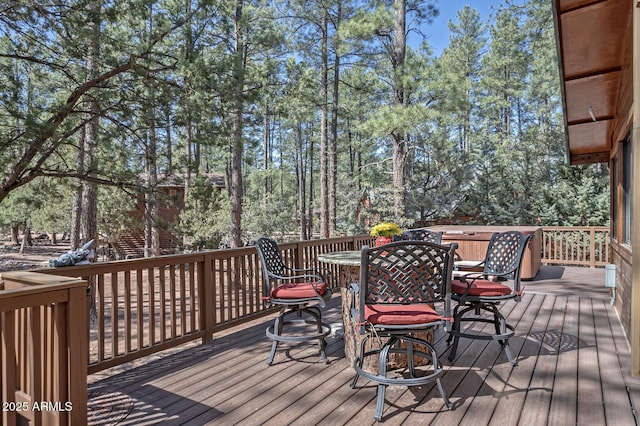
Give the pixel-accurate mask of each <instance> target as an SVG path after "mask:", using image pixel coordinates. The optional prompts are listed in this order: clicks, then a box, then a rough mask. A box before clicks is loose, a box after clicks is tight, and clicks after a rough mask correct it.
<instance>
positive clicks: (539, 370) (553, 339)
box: [89, 267, 640, 426]
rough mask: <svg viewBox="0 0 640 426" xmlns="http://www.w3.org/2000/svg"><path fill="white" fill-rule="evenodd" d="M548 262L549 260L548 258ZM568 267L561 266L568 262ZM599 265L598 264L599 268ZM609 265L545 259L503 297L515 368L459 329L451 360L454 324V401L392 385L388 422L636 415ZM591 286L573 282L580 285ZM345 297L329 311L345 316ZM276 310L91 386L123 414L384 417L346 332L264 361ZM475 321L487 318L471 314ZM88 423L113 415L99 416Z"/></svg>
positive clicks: (225, 419)
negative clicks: (116, 396)
mask: <svg viewBox="0 0 640 426" xmlns="http://www.w3.org/2000/svg"><path fill="white" fill-rule="evenodd" d="M543 268H545V267H543ZM559 272H561V273H559ZM600 272H601V274H600ZM603 283H604V271H600V270H595V273H594V271H593V270H591V271H589V273H585V271H584V269H581V268H568V267H567V268H561V269H559V268H558V267H546V268H545V270H544V274H543V278H541V279H539V280H538V279H536V280H533V281H531V282H528V283H527V286H526V292H525V295H524V297H523V300H522V302H521V303H513V302H507V303H506V304H505V305H504V307H503V308H504V309H503V312H505V313H506V314H507V315H506V316H507V318H508V321H509V322H510V323H512V324H515V325H516V335H515V336H514V337H513V338H512V339H511V349H512V351H513V353H514V354H515V355H516V356H517V358H518V361H519V363H518V365H517V366H516V367H512V366H511V364H510V363H509V362H508V360H507V358H506V356H505V354H504V352H503V351H502V349H501V346H500V345H499V344H498V343H497V342H492V341H481V340H470V339H461V341H460V346H459V348H458V353H457V354H456V357H455V359H454V360H453V362H450V361H449V360H448V353H447V342H446V334H445V333H444V332H443V331H442V330H438V332H437V333H436V339H435V347H436V349H437V350H438V352H439V353H440V354H441V359H442V362H443V364H444V366H445V370H446V371H445V374H444V375H443V376H442V379H441V380H442V383H443V386H444V388H445V390H446V392H447V394H448V395H449V398H450V400H451V402H452V403H453V404H454V408H453V409H452V410H446V409H445V408H444V404H443V401H442V398H441V397H440V395H439V392H438V390H437V388H436V387H435V385H431V384H430V385H427V386H424V387H416V388H404V387H389V388H388V389H387V395H386V401H385V409H384V413H383V421H384V422H385V424H388V425H401V424H411V425H420V424H437V425H439V426H447V425H491V424H495V425H500V426H504V425H535V424H539V425H546V424H549V425H556V424H598V425H612V426H613V425H615V426H618V425H623V426H625V425H634V424H637V419H636V418H635V414H636V407H637V404H638V403H639V402H640V380H638V379H636V378H632V377H630V375H629V371H630V354H629V347H628V344H627V340H626V337H625V335H624V332H623V331H622V328H621V326H620V321H619V319H618V316H617V314H616V312H615V309H614V308H613V306H611V304H610V303H609V293H608V289H605V288H604V285H603ZM578 288H582V290H584V291H580V292H579V293H576V289H578ZM340 311H341V309H340V300H339V297H338V296H336V297H334V299H333V300H332V301H331V302H330V304H329V306H328V307H327V309H326V310H325V314H324V315H325V319H326V320H327V321H328V322H330V323H333V324H339V323H340V322H341V317H340V315H341V312H340ZM271 321H272V317H266V318H263V319H259V320H255V321H253V322H251V323H249V324H245V325H244V326H239V327H236V328H235V329H232V330H228V331H227V332H225V333H224V334H223V335H220V336H214V340H213V341H212V342H210V343H207V344H204V345H194V344H191V345H189V346H188V347H185V348H184V349H183V350H180V351H174V352H173V353H171V354H168V355H166V356H164V357H161V358H158V359H153V360H149V361H148V362H146V363H140V365H138V366H136V367H132V368H131V369H129V370H126V371H124V372H121V373H117V374H109V373H103V374H101V376H100V378H94V379H95V380H94V381H92V383H91V384H90V385H89V390H90V392H91V391H97V390H99V391H105V392H117V393H120V394H123V395H126V396H127V397H128V398H129V399H130V401H132V403H133V408H132V409H131V411H130V413H129V414H128V416H127V417H126V418H125V419H124V420H123V421H121V422H120V423H118V425H156V424H161V425H194V424H198V425H205V424H211V425H235V424H242V425H258V424H265V425H283V424H291V425H303V426H309V425H316V424H319V425H375V424H376V422H375V420H374V419H373V413H374V411H375V397H376V387H375V385H373V384H372V383H370V382H368V381H367V380H365V379H363V378H360V380H359V381H358V384H357V386H356V388H355V389H351V388H350V386H349V384H350V382H351V380H352V378H353V374H354V373H353V369H352V368H351V367H350V366H349V365H348V363H347V361H346V359H345V358H344V347H343V341H342V339H341V338H340V336H335V335H331V336H330V337H329V338H328V342H327V343H328V347H327V354H328V357H329V360H330V363H329V364H328V365H324V364H323V363H321V362H320V360H319V355H318V348H317V345H289V346H288V345H282V348H279V349H278V352H277V354H276V358H275V362H274V365H272V366H267V365H266V359H267V357H268V352H269V349H270V342H269V341H268V340H267V339H266V337H265V335H264V330H265V328H266V327H267V325H268V324H269V323H270V322H271ZM470 327H473V330H475V331H482V329H483V328H486V327H488V326H487V325H484V324H473V325H470ZM92 422H93V423H91V422H90V424H101V425H105V424H109V422H108V418H106V419H95V418H92Z"/></svg>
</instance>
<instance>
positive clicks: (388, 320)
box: [364, 303, 442, 325]
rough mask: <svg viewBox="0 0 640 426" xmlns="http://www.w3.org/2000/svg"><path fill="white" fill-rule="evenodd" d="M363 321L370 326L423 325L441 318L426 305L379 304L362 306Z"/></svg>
mask: <svg viewBox="0 0 640 426" xmlns="http://www.w3.org/2000/svg"><path fill="white" fill-rule="evenodd" d="M364 315H365V320H366V321H369V322H370V323H371V324H380V325H382V324H387V325H402V324H424V323H429V322H433V321H438V320H441V319H442V317H441V316H440V315H438V313H437V312H436V311H435V310H434V309H433V308H432V307H431V306H430V305H427V304H426V303H415V304H412V305H394V304H379V305H365V306H364Z"/></svg>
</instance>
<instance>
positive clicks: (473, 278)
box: [447, 231, 532, 366]
mask: <svg viewBox="0 0 640 426" xmlns="http://www.w3.org/2000/svg"><path fill="white" fill-rule="evenodd" d="M531 237H532V235H527V236H525V235H523V234H522V233H521V232H518V231H507V232H502V233H495V234H493V235H492V237H491V240H490V241H489V246H488V247H487V252H486V255H485V259H484V260H483V261H482V262H481V263H479V265H480V266H482V272H468V273H465V272H464V271H454V272H453V274H454V279H453V280H452V281H451V298H452V299H453V300H454V301H456V302H458V305H457V306H456V307H455V308H454V310H453V328H452V329H451V332H450V334H449V337H448V339H447V342H448V343H449V344H451V341H453V345H451V352H449V360H450V361H453V359H454V358H455V356H456V351H457V349H458V342H459V339H460V337H464V338H469V339H480V340H497V341H498V342H500V344H501V345H502V347H503V349H504V351H505V353H506V355H507V358H508V359H509V362H510V363H511V364H512V365H514V366H515V365H516V364H517V363H518V361H517V359H516V358H515V357H514V356H513V354H512V352H511V348H510V347H509V338H510V337H511V336H513V335H514V333H515V328H514V327H513V326H512V325H510V324H507V322H506V319H505V318H504V316H503V315H502V314H501V313H500V310H499V307H500V304H501V303H502V302H504V301H506V300H512V299H513V300H515V301H516V302H519V301H520V297H521V295H522V288H521V283H520V272H521V268H522V259H523V257H524V256H523V255H524V251H525V249H526V247H527V244H528V242H529V239H530V238H531ZM506 279H510V280H511V283H512V285H511V286H510V285H507V283H501V282H499V281H500V280H506ZM486 312H488V313H489V316H488V317H487V316H486V315H484V316H483V314H484V313H486ZM463 322H481V323H488V324H493V328H494V329H495V334H494V333H493V332H491V333H484V332H473V331H466V330H465V329H463V328H462V323H463Z"/></svg>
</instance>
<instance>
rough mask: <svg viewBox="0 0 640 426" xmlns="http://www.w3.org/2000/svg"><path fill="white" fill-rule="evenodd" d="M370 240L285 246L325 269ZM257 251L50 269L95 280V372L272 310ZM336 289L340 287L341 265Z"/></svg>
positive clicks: (287, 254) (297, 259)
mask: <svg viewBox="0 0 640 426" xmlns="http://www.w3.org/2000/svg"><path fill="white" fill-rule="evenodd" d="M371 240H372V238H371V237H369V236H357V237H343V238H332V239H327V240H312V241H299V242H295V243H284V244H280V248H281V249H282V251H283V256H284V258H285V261H286V262H287V263H288V264H290V265H295V267H298V268H302V267H309V266H323V267H327V266H328V265H318V264H317V261H316V258H317V256H318V255H319V254H321V253H325V252H330V251H338V250H359V249H360V247H362V245H363V244H367V243H370V242H371ZM259 262H260V261H259V259H258V255H257V253H256V250H255V248H253V247H243V248H238V249H228V250H213V251H206V252H199V253H193V254H181V255H170V256H159V257H154V258H144V259H132V260H123V261H116V262H105V263H97V264H91V265H84V266H74V267H64V268H56V269H45V270H42V271H41V272H43V273H47V274H55V275H64V276H68V277H79V278H82V279H84V280H86V281H87V282H89V283H91V285H92V286H93V288H94V294H95V296H94V297H95V299H94V303H95V316H94V318H93V319H92V321H90V323H91V326H90V345H89V367H88V371H89V373H95V372H98V371H100V370H103V369H105V368H109V367H112V366H115V365H119V364H122V363H125V362H128V361H132V360H134V359H136V358H140V357H143V356H146V355H150V354H152V353H155V352H158V351H161V350H164V349H168V348H171V347H174V346H177V345H179V344H182V343H185V342H188V341H191V340H196V339H201V340H202V341H204V342H206V341H209V340H210V339H211V338H212V336H213V334H214V333H215V332H218V331H220V330H224V329H225V328H229V327H231V326H234V325H237V324H240V323H242V322H246V321H249V320H251V319H253V318H256V317H258V316H260V315H264V314H266V313H269V312H272V311H271V310H268V309H267V308H265V306H264V303H263V301H262V299H261V296H262V295H263V288H262V286H263V284H262V271H261V269H260V263H259ZM329 269H330V271H331V274H329V275H328V281H329V285H330V286H332V287H336V286H337V285H338V276H339V275H338V270H337V266H335V265H332V266H331V267H329Z"/></svg>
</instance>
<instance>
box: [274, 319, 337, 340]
mask: <svg viewBox="0 0 640 426" xmlns="http://www.w3.org/2000/svg"><path fill="white" fill-rule="evenodd" d="M300 323H303V324H305V325H308V326H314V327H315V326H317V323H316V322H315V321H308V320H293V321H286V322H284V324H283V326H287V325H291V324H300ZM321 324H322V332H316V333H315V334H299V335H292V334H277V333H275V332H274V329H273V328H274V326H273V325H271V326H269V327H268V328H267V333H266V334H267V337H268V338H269V339H271V340H275V341H278V342H306V341H308V340H321V339H324V338H325V337H327V336H328V335H329V334H331V326H330V325H329V324H327V323H326V322H323V323H321Z"/></svg>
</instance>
